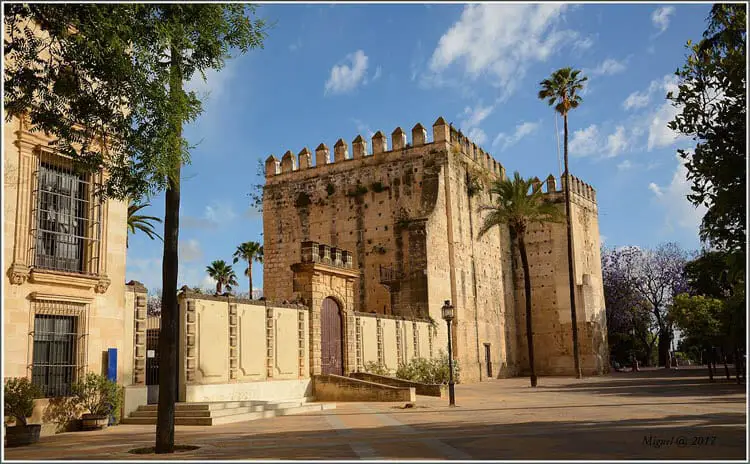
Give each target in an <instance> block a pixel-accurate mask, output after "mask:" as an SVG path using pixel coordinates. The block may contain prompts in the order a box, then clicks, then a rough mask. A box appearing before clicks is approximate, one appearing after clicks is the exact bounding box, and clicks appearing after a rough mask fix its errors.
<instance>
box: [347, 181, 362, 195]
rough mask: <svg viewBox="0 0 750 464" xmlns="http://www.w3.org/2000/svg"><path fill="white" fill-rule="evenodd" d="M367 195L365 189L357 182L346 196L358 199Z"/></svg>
mask: <svg viewBox="0 0 750 464" xmlns="http://www.w3.org/2000/svg"><path fill="white" fill-rule="evenodd" d="M365 193H367V187H365V186H364V185H362V184H360V183H359V182H357V185H356V186H355V187H354V189H352V190H350V191H349V192H348V193H347V194H346V195H347V196H349V197H359V196H362V195H364V194H365Z"/></svg>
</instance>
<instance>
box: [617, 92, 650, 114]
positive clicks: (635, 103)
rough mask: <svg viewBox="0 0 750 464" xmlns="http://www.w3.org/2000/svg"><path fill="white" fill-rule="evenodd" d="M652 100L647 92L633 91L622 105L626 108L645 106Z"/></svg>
mask: <svg viewBox="0 0 750 464" xmlns="http://www.w3.org/2000/svg"><path fill="white" fill-rule="evenodd" d="M650 100H651V95H650V94H649V93H647V92H633V93H631V94H630V95H628V98H626V99H625V101H624V102H622V107H623V108H624V109H626V110H632V109H638V108H643V107H644V106H647V105H648V103H649V101H650Z"/></svg>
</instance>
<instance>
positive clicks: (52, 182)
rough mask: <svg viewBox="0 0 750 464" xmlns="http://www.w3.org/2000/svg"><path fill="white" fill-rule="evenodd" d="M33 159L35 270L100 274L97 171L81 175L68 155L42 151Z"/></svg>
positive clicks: (99, 176) (33, 250) (33, 259)
mask: <svg viewBox="0 0 750 464" xmlns="http://www.w3.org/2000/svg"><path fill="white" fill-rule="evenodd" d="M37 160H38V163H37V166H36V169H35V171H34V173H33V178H32V180H33V185H34V190H33V203H32V205H33V210H32V214H33V218H34V222H33V225H32V229H31V234H32V240H31V260H30V262H31V263H33V267H34V268H36V269H47V270H53V271H63V272H71V273H78V274H91V275H96V274H98V273H99V241H100V236H101V220H102V202H101V200H100V198H99V197H98V194H97V192H96V191H97V190H98V189H97V188H96V187H98V186H99V185H100V183H101V182H100V181H101V173H96V174H89V175H80V174H78V173H76V172H75V170H74V169H73V164H72V161H71V160H70V159H68V158H65V157H62V156H59V155H55V154H53V153H50V152H47V151H43V150H40V151H39V152H38V158H37Z"/></svg>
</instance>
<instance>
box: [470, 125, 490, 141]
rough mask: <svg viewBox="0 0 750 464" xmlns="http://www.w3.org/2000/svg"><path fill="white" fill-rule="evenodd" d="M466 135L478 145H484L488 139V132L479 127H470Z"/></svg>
mask: <svg viewBox="0 0 750 464" xmlns="http://www.w3.org/2000/svg"><path fill="white" fill-rule="evenodd" d="M466 136H467V137H468V138H469V140H471V141H472V142H474V143H476V144H477V145H483V144H484V143H485V142H486V141H487V134H486V133H485V132H484V131H483V130H482V129H480V128H478V127H474V128H472V129H470V130H469V132H468V134H466Z"/></svg>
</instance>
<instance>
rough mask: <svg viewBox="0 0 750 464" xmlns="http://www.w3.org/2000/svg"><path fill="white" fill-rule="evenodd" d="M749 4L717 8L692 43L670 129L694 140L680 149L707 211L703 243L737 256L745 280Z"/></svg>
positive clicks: (694, 197)
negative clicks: (688, 147)
mask: <svg viewBox="0 0 750 464" xmlns="http://www.w3.org/2000/svg"><path fill="white" fill-rule="evenodd" d="M745 8H746V5H744V4H741V3H737V4H716V5H714V6H713V7H712V8H711V14H710V16H709V18H708V28H707V30H706V31H705V33H704V34H703V39H702V40H701V41H700V42H699V43H697V44H693V43H691V42H688V44H687V47H688V50H689V55H688V57H687V62H686V63H685V65H684V66H683V67H682V69H678V70H677V72H676V73H675V74H676V75H677V76H678V77H679V85H678V88H679V91H678V92H677V93H676V94H675V93H673V92H670V93H669V94H668V95H667V98H669V99H670V100H672V101H673V102H674V104H675V105H680V106H682V112H681V113H680V114H678V115H677V116H676V117H675V119H674V120H673V121H671V122H670V123H669V124H668V125H669V127H670V128H671V129H672V130H675V131H678V132H680V133H682V134H684V135H686V136H689V137H691V138H692V139H693V140H695V141H696V142H697V143H696V146H695V148H694V149H693V150H678V153H679V155H680V156H681V157H682V158H683V159H685V160H686V167H687V170H688V179H689V180H690V181H692V186H691V189H692V194H690V195H689V196H688V199H689V200H690V201H691V202H692V203H693V204H695V205H705V206H706V207H707V208H708V211H707V212H706V214H705V216H704V217H703V221H702V223H701V228H700V234H701V239H702V240H704V241H706V242H708V243H710V244H711V246H712V247H714V248H717V249H720V250H725V251H728V252H730V259H731V261H732V263H733V265H734V266H733V267H734V269H735V272H737V271H740V272H742V273H743V274H744V266H745V245H746V238H747V231H746V228H745V219H746V213H747V205H746V202H747V198H746V197H745V189H746V184H747V169H746V156H747V120H746V118H747V107H746V98H747V68H746V54H747V51H746V38H747V31H746V20H747V16H746V11H745Z"/></svg>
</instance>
